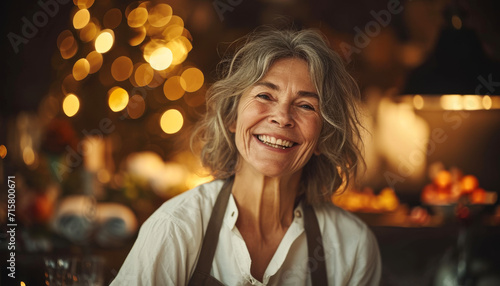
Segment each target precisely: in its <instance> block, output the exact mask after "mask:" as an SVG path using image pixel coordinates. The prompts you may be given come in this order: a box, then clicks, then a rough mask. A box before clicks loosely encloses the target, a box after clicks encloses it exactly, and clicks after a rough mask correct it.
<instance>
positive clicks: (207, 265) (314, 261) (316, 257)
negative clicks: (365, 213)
mask: <svg viewBox="0 0 500 286" xmlns="http://www.w3.org/2000/svg"><path fill="white" fill-rule="evenodd" d="M232 186H233V178H232V177H231V178H229V179H227V180H226V182H225V183H224V185H223V186H222V189H221V191H220V193H219V195H218V196H217V200H216V201H215V204H214V208H213V211H212V215H211V216H210V220H209V221H208V226H207V230H206V233H205V236H204V238H203V244H202V246H201V252H200V256H199V258H198V262H197V264H196V268H195V270H194V272H193V276H192V277H191V279H190V280H189V283H188V285H189V286H194V285H223V284H222V283H220V282H219V281H218V280H217V279H215V278H213V277H212V276H211V275H210V271H211V269H212V262H213V259H214V255H215V250H216V249H217V243H218V242H219V233H220V228H221V226H222V221H223V220H224V214H225V212H226V208H227V203H228V201H229V196H230V195H231V189H232ZM304 229H305V232H306V237H307V251H308V256H309V257H308V263H307V265H308V268H309V272H310V274H311V281H312V285H314V286H321V285H328V280H327V275H326V265H325V251H324V248H323V239H322V237H321V231H320V229H319V224H318V219H317V217H316V214H315V213H314V210H313V208H312V207H311V206H308V205H306V206H304Z"/></svg>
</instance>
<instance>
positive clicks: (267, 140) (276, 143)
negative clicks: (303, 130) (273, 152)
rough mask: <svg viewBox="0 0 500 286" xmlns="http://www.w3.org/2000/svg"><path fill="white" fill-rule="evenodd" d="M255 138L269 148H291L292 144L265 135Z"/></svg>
mask: <svg viewBox="0 0 500 286" xmlns="http://www.w3.org/2000/svg"><path fill="white" fill-rule="evenodd" d="M257 138H258V139H259V140H260V141H261V142H262V143H264V144H266V145H267V146H271V147H273V148H279V149H285V148H290V147H292V146H293V142H291V141H288V140H283V139H276V138H275V137H272V136H267V135H258V136H257Z"/></svg>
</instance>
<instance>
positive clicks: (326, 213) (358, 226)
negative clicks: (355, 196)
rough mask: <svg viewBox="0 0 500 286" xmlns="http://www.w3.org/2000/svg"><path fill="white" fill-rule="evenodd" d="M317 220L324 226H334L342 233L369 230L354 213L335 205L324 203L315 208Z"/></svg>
mask: <svg viewBox="0 0 500 286" xmlns="http://www.w3.org/2000/svg"><path fill="white" fill-rule="evenodd" d="M315 210H316V214H317V216H318V221H319V222H320V223H321V221H322V222H323V224H324V227H325V228H329V229H330V228H335V229H338V230H342V232H343V233H350V234H361V233H367V232H369V228H368V226H367V225H366V224H365V223H364V222H363V221H362V220H361V219H360V218H359V217H357V216H356V215H355V214H353V213H351V212H348V211H346V210H344V209H342V208H340V207H338V206H336V205H333V204H325V205H322V206H319V207H316V208H315Z"/></svg>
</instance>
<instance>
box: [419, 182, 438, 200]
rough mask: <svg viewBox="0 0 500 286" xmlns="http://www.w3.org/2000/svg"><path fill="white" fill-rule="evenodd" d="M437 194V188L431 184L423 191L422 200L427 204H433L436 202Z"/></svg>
mask: <svg viewBox="0 0 500 286" xmlns="http://www.w3.org/2000/svg"><path fill="white" fill-rule="evenodd" d="M436 197H437V192H436V187H435V186H434V185H432V184H429V185H427V186H425V187H424V189H423V190H422V194H421V198H422V202H424V203H426V204H433V203H434V202H435V201H436Z"/></svg>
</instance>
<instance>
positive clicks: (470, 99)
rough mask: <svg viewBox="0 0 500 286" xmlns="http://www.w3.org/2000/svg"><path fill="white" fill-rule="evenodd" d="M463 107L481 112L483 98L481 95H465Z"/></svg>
mask: <svg viewBox="0 0 500 286" xmlns="http://www.w3.org/2000/svg"><path fill="white" fill-rule="evenodd" d="M463 106H464V109H465V110H479V109H482V107H483V104H482V98H481V96H479V95H464V96H463Z"/></svg>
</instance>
